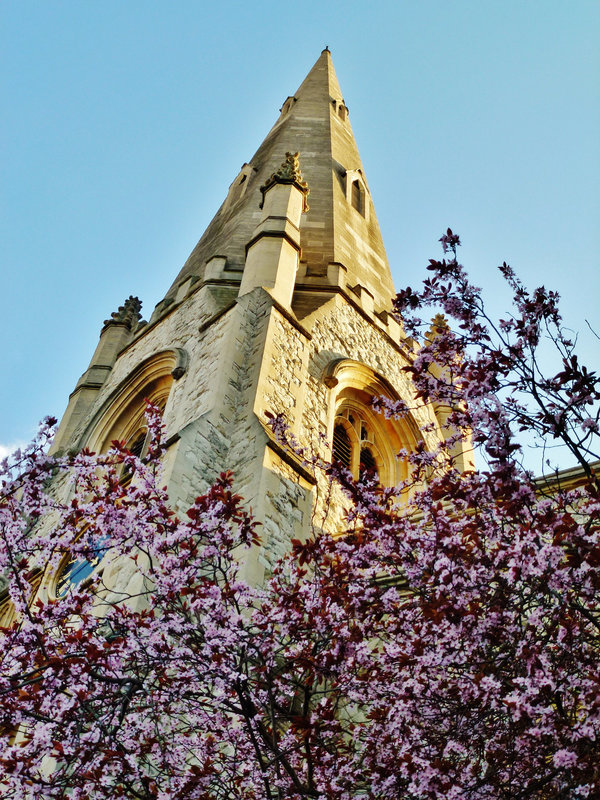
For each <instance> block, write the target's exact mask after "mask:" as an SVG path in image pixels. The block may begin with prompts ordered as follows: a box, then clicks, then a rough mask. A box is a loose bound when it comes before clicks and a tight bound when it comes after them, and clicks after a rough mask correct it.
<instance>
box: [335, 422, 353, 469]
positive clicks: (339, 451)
mask: <svg viewBox="0 0 600 800" xmlns="http://www.w3.org/2000/svg"><path fill="white" fill-rule="evenodd" d="M333 460H334V461H335V462H337V463H338V464H342V465H343V466H344V467H346V469H351V468H352V442H351V441H350V437H349V436H348V434H347V432H346V428H345V426H344V425H343V424H342V423H341V422H337V423H336V424H335V426H334V428H333Z"/></svg>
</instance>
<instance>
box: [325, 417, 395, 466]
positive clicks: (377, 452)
mask: <svg viewBox="0 0 600 800" xmlns="http://www.w3.org/2000/svg"><path fill="white" fill-rule="evenodd" d="M369 416H370V414H369V412H368V411H367V409H364V411H361V409H360V408H358V407H357V405H355V404H352V405H348V404H344V405H343V406H342V407H341V408H340V410H339V411H338V413H337V414H336V417H335V422H334V426H333V444H332V459H333V461H334V462H336V463H338V464H341V465H342V466H344V467H346V469H348V470H350V472H351V473H352V475H353V477H354V478H360V477H361V475H366V474H367V473H369V474H371V475H375V476H377V478H379V476H380V475H381V474H382V473H384V472H389V470H386V469H385V461H386V456H385V450H384V449H383V448H382V446H381V445H382V443H381V441H380V439H381V437H380V436H379V435H378V434H377V433H376V431H375V427H374V425H373V424H372V422H371V420H370V419H368V417H369Z"/></svg>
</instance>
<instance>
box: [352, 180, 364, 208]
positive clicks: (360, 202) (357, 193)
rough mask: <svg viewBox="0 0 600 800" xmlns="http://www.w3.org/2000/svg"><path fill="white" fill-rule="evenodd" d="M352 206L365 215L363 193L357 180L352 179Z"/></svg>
mask: <svg viewBox="0 0 600 800" xmlns="http://www.w3.org/2000/svg"><path fill="white" fill-rule="evenodd" d="M352 208H355V209H356V210H357V211H358V212H359V213H360V214H362V215H363V217H364V215H365V195H364V192H363V190H362V187H361V185H360V183H359V181H352Z"/></svg>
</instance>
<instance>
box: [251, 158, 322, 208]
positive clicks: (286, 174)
mask: <svg viewBox="0 0 600 800" xmlns="http://www.w3.org/2000/svg"><path fill="white" fill-rule="evenodd" d="M299 156H300V153H286V154H285V161H284V162H283V164H282V165H281V166H280V167H279V169H277V170H275V172H274V173H273V174H272V175H271V177H270V178H269V179H268V180H267V182H266V183H265V185H264V186H261V187H260V191H261V192H262V196H263V203H264V200H265V192H266V191H267V190H268V189H270V188H271V186H274V185H275V184H276V183H289V184H293V185H294V186H296V187H297V188H298V189H300V191H301V192H302V194H303V195H304V203H303V206H302V210H303V211H308V202H307V199H306V198H307V197H308V194H309V192H310V189H309V188H308V183H307V182H306V181H305V180H304V178H303V177H302V173H301V172H300V161H299ZM263 203H261V208H262V206H263Z"/></svg>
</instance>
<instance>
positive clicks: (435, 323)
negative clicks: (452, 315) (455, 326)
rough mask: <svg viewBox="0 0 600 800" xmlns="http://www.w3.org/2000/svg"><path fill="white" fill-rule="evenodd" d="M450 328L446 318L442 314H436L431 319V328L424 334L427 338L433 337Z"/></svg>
mask: <svg viewBox="0 0 600 800" xmlns="http://www.w3.org/2000/svg"><path fill="white" fill-rule="evenodd" d="M449 328H450V325H449V324H448V320H447V319H446V317H445V315H444V314H436V315H435V317H434V318H433V319H432V320H431V328H430V329H429V332H428V333H427V334H426V335H427V338H428V339H430V340H431V339H434V338H435V337H436V336H439V335H440V334H442V333H444V331H447V330H448V329H449Z"/></svg>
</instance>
